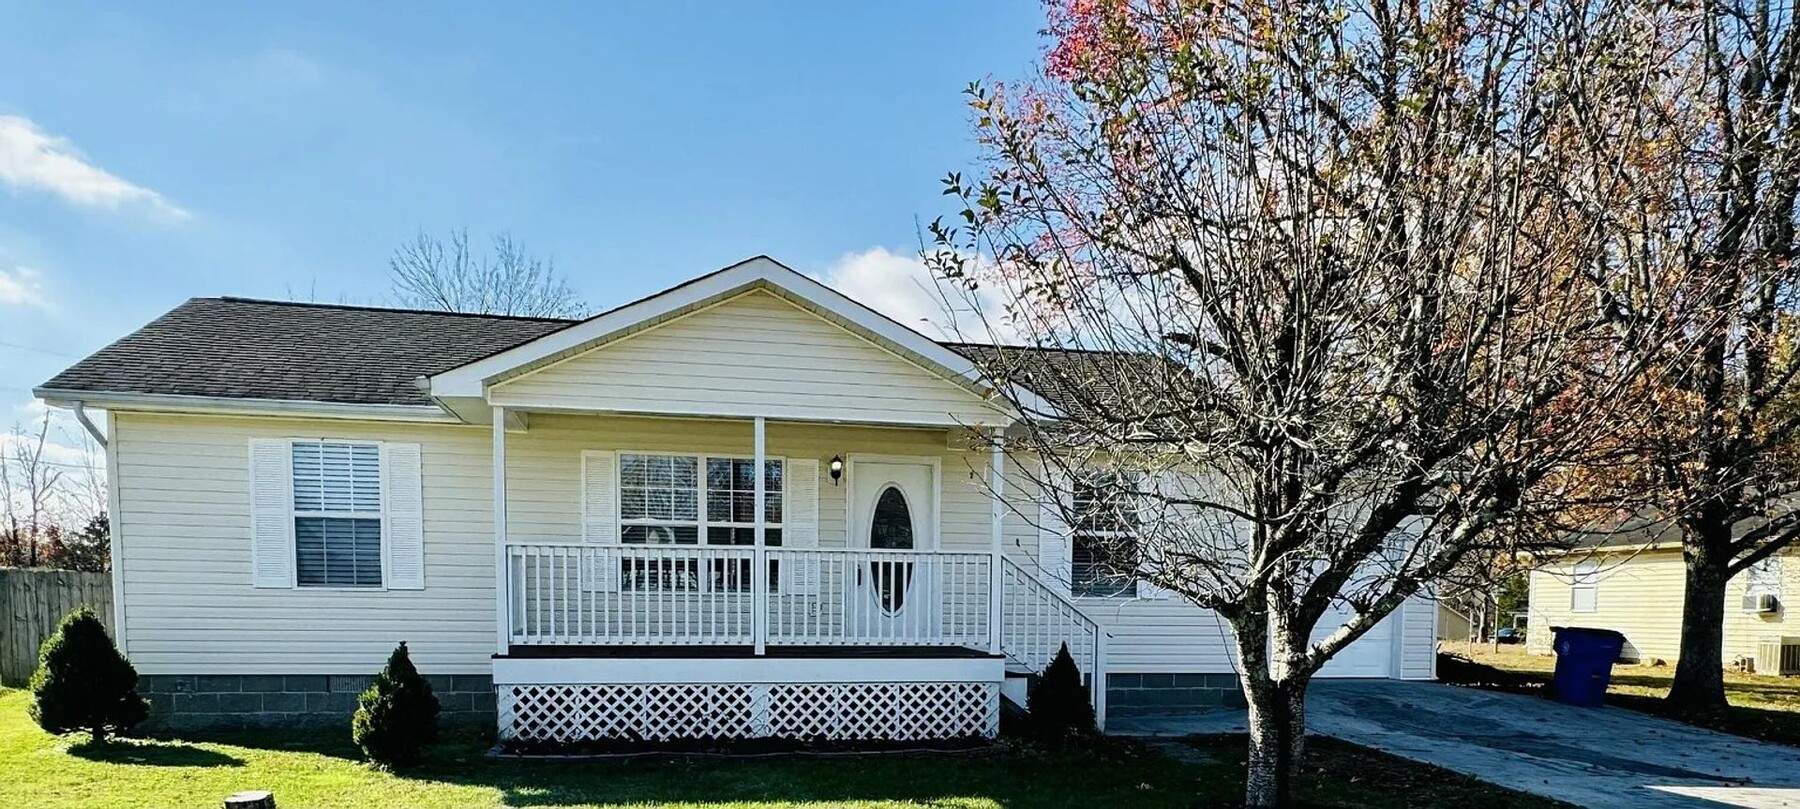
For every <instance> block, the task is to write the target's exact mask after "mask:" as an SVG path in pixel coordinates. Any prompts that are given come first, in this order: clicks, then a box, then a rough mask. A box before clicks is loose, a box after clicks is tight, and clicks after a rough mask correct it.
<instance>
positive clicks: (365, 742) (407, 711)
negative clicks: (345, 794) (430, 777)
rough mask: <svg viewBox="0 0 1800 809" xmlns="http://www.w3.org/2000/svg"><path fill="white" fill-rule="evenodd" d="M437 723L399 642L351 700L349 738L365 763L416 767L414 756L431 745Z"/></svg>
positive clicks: (433, 703)
mask: <svg viewBox="0 0 1800 809" xmlns="http://www.w3.org/2000/svg"><path fill="white" fill-rule="evenodd" d="M437 719H438V701H437V697H434V696H432V695H431V684H430V683H427V682H425V678H424V677H421V676H419V670H418V669H416V668H413V664H412V658H411V657H410V656H408V655H407V652H406V644H405V643H404V642H402V643H401V644H400V646H399V647H398V648H396V649H394V654H393V655H392V656H390V657H388V662H387V667H386V668H384V669H382V670H381V673H380V674H377V675H375V682H373V683H370V684H369V688H368V690H367V691H364V692H362V696H360V697H358V698H357V700H356V716H354V717H352V718H351V720H350V738H351V739H352V740H354V741H355V742H356V746H357V747H360V748H362V751H363V755H365V756H368V758H369V760H370V761H373V762H375V763H377V764H380V765H382V766H384V767H390V768H392V767H404V766H407V765H410V764H416V763H418V761H419V753H420V751H422V750H424V749H425V746H426V745H428V744H431V743H432V742H435V741H437V732H438V727H437Z"/></svg>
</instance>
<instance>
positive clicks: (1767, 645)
mask: <svg viewBox="0 0 1800 809" xmlns="http://www.w3.org/2000/svg"><path fill="white" fill-rule="evenodd" d="M1756 673H1757V674H1778V675H1781V676H1783V677H1787V676H1791V675H1795V674H1800V638H1769V639H1767V640H1764V641H1762V642H1760V643H1758V644H1756Z"/></svg>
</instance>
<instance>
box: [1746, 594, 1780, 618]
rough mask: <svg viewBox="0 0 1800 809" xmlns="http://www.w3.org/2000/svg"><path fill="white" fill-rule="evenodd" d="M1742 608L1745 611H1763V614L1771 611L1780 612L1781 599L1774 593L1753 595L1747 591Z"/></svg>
mask: <svg viewBox="0 0 1800 809" xmlns="http://www.w3.org/2000/svg"><path fill="white" fill-rule="evenodd" d="M1741 609H1742V610H1743V611H1744V612H1754V613H1762V614H1767V613H1771V612H1780V611H1781V599H1779V598H1776V597H1775V595H1774V594H1773V593H1764V594H1762V595H1751V594H1748V593H1746V594H1745V595H1744V601H1743V606H1742V607H1741Z"/></svg>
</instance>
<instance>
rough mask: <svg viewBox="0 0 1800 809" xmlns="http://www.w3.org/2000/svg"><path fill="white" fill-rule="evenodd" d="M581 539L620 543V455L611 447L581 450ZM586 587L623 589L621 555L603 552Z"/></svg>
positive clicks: (590, 571)
mask: <svg viewBox="0 0 1800 809" xmlns="http://www.w3.org/2000/svg"><path fill="white" fill-rule="evenodd" d="M581 539H582V541H583V542H587V543H590V544H594V545H607V546H617V545H618V544H619V455H618V453H616V452H613V451H611V450H598V449H590V450H584V451H583V452H582V453H581ZM587 568H588V569H587V576H586V577H585V581H583V582H582V584H583V589H587V590H599V591H601V592H608V593H610V592H614V591H616V590H618V589H619V577H620V572H619V557H618V556H616V555H613V554H612V553H610V552H608V551H600V552H598V555H597V556H596V557H595V558H594V560H593V562H591V563H590V564H589V565H588V566H587Z"/></svg>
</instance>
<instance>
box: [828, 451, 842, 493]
mask: <svg viewBox="0 0 1800 809" xmlns="http://www.w3.org/2000/svg"><path fill="white" fill-rule="evenodd" d="M843 478H844V456H842V455H833V456H831V485H833V486H836V485H838V481H839V480H842V479H843Z"/></svg>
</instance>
